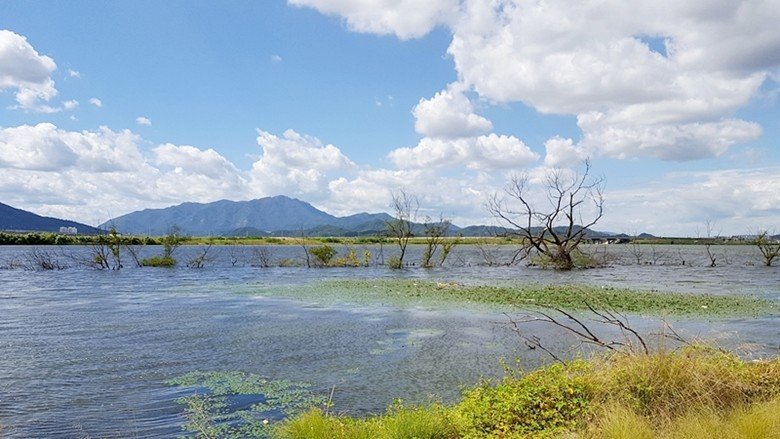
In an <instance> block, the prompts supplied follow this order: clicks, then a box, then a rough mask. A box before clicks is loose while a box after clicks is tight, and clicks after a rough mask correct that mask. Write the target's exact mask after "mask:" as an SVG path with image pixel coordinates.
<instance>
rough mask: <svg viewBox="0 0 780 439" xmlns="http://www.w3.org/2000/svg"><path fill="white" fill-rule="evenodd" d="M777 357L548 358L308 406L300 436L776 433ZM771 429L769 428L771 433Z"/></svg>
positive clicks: (282, 429)
mask: <svg viewBox="0 0 780 439" xmlns="http://www.w3.org/2000/svg"><path fill="white" fill-rule="evenodd" d="M778 431H780V359H775V360H771V361H760V362H746V361H743V360H741V359H739V358H738V357H736V356H735V355H733V354H729V353H725V352H722V351H719V350H715V349H711V348H707V347H701V346H693V347H688V348H684V349H681V350H679V351H676V352H671V353H669V352H660V353H654V354H650V355H612V356H609V357H595V358H592V359H589V360H584V359H578V360H573V361H570V362H568V363H566V364H556V365H552V366H547V367H544V368H541V369H538V370H535V371H532V372H530V373H527V374H524V375H521V376H519V377H514V376H508V377H506V378H504V379H503V380H501V381H500V382H499V383H498V384H496V385H491V384H489V383H483V384H481V385H479V386H477V387H475V388H473V389H470V390H467V391H466V392H465V393H464V395H463V399H462V401H461V402H460V403H458V404H456V405H454V406H452V407H444V406H441V405H432V406H430V407H417V408H404V407H401V406H398V407H394V408H391V409H390V410H388V412H387V413H386V414H384V415H382V416H375V417H370V418H368V419H353V418H348V417H341V416H328V415H326V414H324V413H323V412H322V411H320V410H310V411H308V412H306V413H304V414H303V415H300V416H298V417H295V418H293V419H291V420H288V421H285V422H283V423H282V424H280V426H278V427H277V428H276V429H275V430H274V431H273V435H274V437H276V438H278V439H298V438H301V439H302V438H315V439H316V438H369V437H370V438H380V439H382V438H399V439H400V438H410V439H411V438H416V439H427V438H431V439H449V438H521V437H523V438H551V437H569V438H583V439H586V438H587V439H590V438H614V439H621V438H640V439H642V438H648V439H649V438H664V439H665V438H669V439H678V438H694V437H697V438H698V437H712V438H756V439H758V438H767V439H769V438H776V437H777V436H776V434H777V432H778ZM773 435H774V436H773Z"/></svg>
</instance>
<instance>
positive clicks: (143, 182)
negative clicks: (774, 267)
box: [0, 123, 780, 234]
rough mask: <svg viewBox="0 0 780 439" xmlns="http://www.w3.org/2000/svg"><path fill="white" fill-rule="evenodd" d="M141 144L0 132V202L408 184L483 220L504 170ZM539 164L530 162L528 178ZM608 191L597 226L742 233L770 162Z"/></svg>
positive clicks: (342, 210) (366, 189)
mask: <svg viewBox="0 0 780 439" xmlns="http://www.w3.org/2000/svg"><path fill="white" fill-rule="evenodd" d="M491 136H495V135H491ZM485 137H490V136H485ZM496 137H498V136H496ZM556 142H557V143H558V144H559V145H558V146H550V147H548V155H549V153H550V151H552V150H554V149H555V148H558V147H560V148H564V149H565V148H569V147H573V144H572V143H571V142H569V141H568V139H556ZM145 143H146V142H145V141H144V140H143V139H142V138H141V137H140V136H138V135H137V134H134V133H133V132H131V131H129V130H123V131H113V130H111V129H109V128H106V127H101V128H100V129H98V130H94V131H81V132H78V131H67V130H63V129H59V128H57V127H56V126H55V125H52V124H50V123H40V124H38V125H34V126H30V125H22V126H17V127H10V128H0V199H1V200H3V202H5V203H8V204H11V205H14V206H17V207H20V208H24V209H31V210H34V211H36V212H38V213H41V214H46V215H54V216H59V217H65V218H73V219H76V220H79V221H83V222H86V223H90V224H97V223H100V222H103V221H106V220H107V219H109V218H110V217H112V216H117V215H121V214H124V213H127V212H130V211H133V210H139V209H144V208H153V207H165V206H169V205H172V204H178V203H181V202H185V201H196V202H209V201H214V200H218V199H223V198H228V199H234V200H237V199H238V200H240V199H250V198H258V197H262V196H270V195H278V194H286V195H292V196H299V197H300V198H302V199H304V200H306V201H309V202H312V203H313V204H315V205H316V206H318V207H320V208H323V209H326V210H327V211H328V212H331V213H334V214H339V215H345V214H352V213H357V212H362V211H369V212H377V211H388V210H389V203H390V194H391V192H392V191H394V190H398V189H407V190H409V191H411V192H413V193H415V194H416V195H417V196H418V197H419V198H420V200H421V207H422V209H421V211H420V215H421V216H424V215H431V216H436V215H438V213H439V212H443V213H444V215H446V216H448V217H452V218H454V219H455V221H456V223H457V224H461V225H465V224H475V223H489V222H490V219H489V217H488V214H487V212H486V211H485V209H484V202H485V200H487V198H488V196H490V195H491V194H493V193H495V192H496V191H498V190H500V189H501V188H502V187H503V185H504V183H505V177H506V175H505V174H504V173H497V172H495V171H490V172H488V171H484V170H483V169H482V168H481V169H476V170H475V172H465V173H461V174H457V175H449V176H448V175H446V174H445V173H442V172H441V170H439V169H438V168H437V167H436V166H425V167H419V168H408V169H371V168H368V167H365V166H362V167H361V166H358V165H356V164H354V163H353V162H352V161H351V160H349V158H347V157H346V156H345V155H344V154H343V153H342V152H341V151H340V150H339V149H338V148H337V147H336V146H334V145H328V144H324V143H323V142H322V141H320V140H319V139H316V138H314V137H311V136H305V135H301V134H298V133H296V132H295V131H292V130H288V131H286V132H285V133H284V135H283V136H281V137H277V136H275V135H273V134H270V133H267V132H264V131H258V145H259V146H260V147H262V150H263V155H262V156H261V157H260V158H259V159H258V160H257V161H256V162H255V163H254V165H253V167H252V169H251V170H249V171H241V170H239V169H238V168H237V167H236V166H235V165H234V164H233V163H231V162H230V161H229V160H227V159H226V158H225V157H223V156H221V155H220V154H219V153H217V152H216V151H214V150H213V149H208V148H205V149H203V148H198V147H194V146H189V145H173V144H169V143H166V144H161V145H157V146H155V147H154V148H152V149H150V150H145V149H144V147H143V145H144V144H145ZM510 144H511V142H510ZM497 156H498V155H497ZM546 169H547V168H545V167H533V168H530V169H528V173H529V175H530V177H531V180H532V182H534V184H538V183H539V182H540V181H541V179H542V178H543V176H544V173H545V171H546ZM606 197H607V198H606V208H607V211H606V215H605V217H604V219H603V220H602V222H600V224H599V228H602V229H604V230H614V231H626V230H627V229H631V230H642V231H649V232H651V233H659V234H690V233H694V232H695V230H696V227H700V226H701V224H703V222H704V221H705V220H707V219H711V220H715V221H717V223H718V225H719V227H721V228H722V230H723V232H724V233H728V234H737V233H744V232H745V231H746V229H747V228H749V227H754V228H755V227H769V228H772V227H776V224H777V221H778V218H780V208H778V206H780V168H778V167H777V166H774V167H764V168H759V169H752V170H722V171H711V172H698V173H683V174H670V175H666V176H662V177H659V180H657V181H651V182H641V185H640V186H637V187H634V188H623V189H618V190H609V191H607V192H606Z"/></svg>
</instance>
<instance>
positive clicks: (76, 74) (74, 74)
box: [68, 69, 81, 78]
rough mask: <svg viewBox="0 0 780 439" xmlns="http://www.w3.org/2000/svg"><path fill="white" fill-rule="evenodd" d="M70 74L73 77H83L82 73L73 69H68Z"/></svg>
mask: <svg viewBox="0 0 780 439" xmlns="http://www.w3.org/2000/svg"><path fill="white" fill-rule="evenodd" d="M68 76H70V77H71V78H81V73H79V72H78V71H76V70H73V69H68Z"/></svg>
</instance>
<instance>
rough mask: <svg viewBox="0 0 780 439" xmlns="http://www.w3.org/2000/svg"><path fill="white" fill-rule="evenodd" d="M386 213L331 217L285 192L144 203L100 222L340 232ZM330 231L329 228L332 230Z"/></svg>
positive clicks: (153, 228) (216, 231)
mask: <svg viewBox="0 0 780 439" xmlns="http://www.w3.org/2000/svg"><path fill="white" fill-rule="evenodd" d="M387 218H390V216H389V215H387V214H384V213H382V214H369V213H359V214H356V215H351V216H347V217H341V218H340V217H336V216H333V215H330V214H328V213H325V212H323V211H321V210H319V209H317V208H315V207H314V206H312V205H311V204H309V203H306V202H304V201H301V200H298V199H294V198H289V197H285V196H283V195H280V196H276V197H267V198H260V199H256V200H250V201H229V200H220V201H215V202H212V203H183V204H179V205H177V206H171V207H166V208H164V209H145V210H141V211H138V212H132V213H128V214H127V215H122V216H120V217H117V218H114V219H112V220H110V221H108V222H106V223H105V224H103V225H101V227H109V226H115V227H116V228H117V230H119V231H121V232H122V233H129V234H146V235H164V234H166V233H168V231H169V230H170V228H171V227H172V226H177V227H179V228H180V229H181V230H182V231H183V232H184V233H188V234H192V235H229V236H262V235H270V234H271V232H277V231H287V232H288V236H290V235H291V236H295V235H296V234H300V233H301V230H304V231H306V230H309V229H314V228H316V227H322V226H332V227H334V228H336V229H343V230H344V231H345V232H351V231H360V230H363V229H365V228H368V229H373V228H374V224H378V223H380V222H381V223H382V224H384V221H385V220H386V219H387ZM334 231H335V230H334Z"/></svg>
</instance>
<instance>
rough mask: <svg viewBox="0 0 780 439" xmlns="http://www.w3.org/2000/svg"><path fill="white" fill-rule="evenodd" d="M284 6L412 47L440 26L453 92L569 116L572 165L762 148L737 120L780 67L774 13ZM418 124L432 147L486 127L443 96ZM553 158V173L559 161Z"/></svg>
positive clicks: (424, 104)
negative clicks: (747, 145) (576, 137)
mask: <svg viewBox="0 0 780 439" xmlns="http://www.w3.org/2000/svg"><path fill="white" fill-rule="evenodd" d="M291 3H292V4H295V5H299V6H310V7H314V8H316V9H318V10H319V11H321V12H323V13H325V14H336V15H339V16H341V17H343V18H344V19H345V20H346V22H347V23H348V24H349V26H350V27H351V28H352V29H354V30H356V31H359V32H372V33H377V34H395V35H397V36H399V37H401V38H411V37H418V36H421V35H424V34H425V33H426V32H429V31H430V30H431V29H432V28H433V27H434V26H435V25H437V24H441V25H446V26H448V27H449V28H450V30H451V32H452V35H453V37H452V42H451V43H450V46H449V48H448V50H447V52H448V54H449V55H450V56H451V57H452V59H453V61H454V63H455V69H456V71H457V73H458V83H459V84H462V87H464V88H463V89H461V91H462V90H473V91H475V92H476V93H478V94H479V96H480V98H482V99H484V100H486V101H488V102H493V103H506V102H522V103H524V104H526V105H529V106H531V107H533V108H534V109H536V110H537V111H539V112H542V113H554V114H567V115H575V116H577V118H578V122H579V127H580V129H582V133H583V139H584V141H583V142H582V143H581V144H580V142H576V143H573V144H572V148H574V149H572V150H571V151H570V152H576V151H584V150H590V152H592V153H594V154H605V155H608V156H611V157H623V158H630V157H646V156H649V157H656V158H661V159H664V160H690V159H695V158H705V157H712V156H717V155H719V154H722V153H723V152H724V151H725V150H727V149H728V148H729V147H730V146H731V145H733V144H737V143H742V142H746V141H751V140H754V139H756V138H757V137H758V136H759V135H760V133H761V131H760V127H758V126H756V125H755V124H753V123H751V122H749V121H744V120H740V119H738V118H735V116H734V113H735V112H736V111H737V110H738V109H740V108H742V107H744V106H745V105H747V104H748V103H749V101H750V99H751V98H754V97H755V96H757V94H758V93H759V91H760V88H761V86H762V84H764V83H765V82H766V80H767V78H771V77H776V76H777V71H778V68H780V32H777V30H776V27H777V26H776V24H777V23H778V22H780V7H778V4H777V2H776V1H773V0H770V1H760V0H759V1H719V2H715V3H713V2H711V1H705V0H693V1H686V2H679V1H673V0H661V1H655V0H652V1H651V0H645V1H634V2H618V1H607V2H603V1H597V0H587V1H582V2H576V3H574V4H572V2H569V1H565V0H550V1H545V2H538V1H534V0H493V1H484V0H461V1H455V0H453V1H432V2H411V1H409V2H404V1H402V2H390V3H392V4H389V3H387V2H382V1H381V0H292V1H291ZM398 17H403V19H400V18H398ZM656 44H661V45H662V46H663V47H662V48H661V49H660V50H659V49H658V47H656V46H655V45H656ZM448 110H449V111H448ZM437 112H438V113H440V114H438V113H437ZM417 113H419V114H417ZM415 116H417V118H418V121H417V126H416V128H417V130H418V132H420V133H422V134H424V135H426V136H430V137H441V136H447V135H450V131H449V130H450V129H455V127H458V126H460V127H462V129H463V130H468V129H474V130H479V129H483V130H484V129H485V126H486V121H485V120H482V119H479V116H477V115H476V114H474V112H473V109H472V108H471V107H470V103H469V102H468V101H467V100H464V97H463V96H458V95H457V93H453V90H451V89H447V90H445V91H442V92H441V93H439V94H437V95H436V96H434V97H433V98H432V99H428V100H423V101H421V102H420V104H419V105H418V107H417V109H416V110H415ZM428 116H430V117H428ZM456 121H459V122H460V124H459V125H458V124H456ZM437 123H439V124H440V125H437ZM488 130H489V129H488ZM484 132H486V131H484ZM453 135H462V133H458V132H455V133H453ZM697 136H702V137H697ZM596 142H598V145H596ZM553 145H557V146H561V145H560V144H556V143H554V142H553ZM563 152H564V151H563V150H559V151H558V157H554V156H551V158H550V160H553V158H555V160H556V161H559V162H562V161H561V160H564V159H563V158H562V157H560V154H561V153H563Z"/></svg>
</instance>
